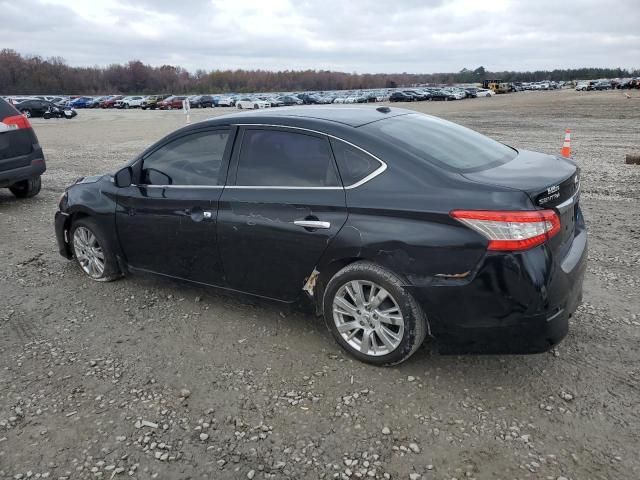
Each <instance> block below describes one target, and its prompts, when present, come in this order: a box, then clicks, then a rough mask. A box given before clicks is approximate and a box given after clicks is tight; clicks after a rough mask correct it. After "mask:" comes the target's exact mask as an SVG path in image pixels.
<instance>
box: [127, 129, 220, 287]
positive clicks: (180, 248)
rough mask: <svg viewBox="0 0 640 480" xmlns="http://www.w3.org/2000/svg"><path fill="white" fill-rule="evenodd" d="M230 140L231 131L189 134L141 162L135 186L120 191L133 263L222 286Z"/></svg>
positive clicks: (128, 246) (175, 275) (129, 258)
mask: <svg viewBox="0 0 640 480" xmlns="http://www.w3.org/2000/svg"><path fill="white" fill-rule="evenodd" d="M228 140H229V130H228V129H213V130H204V131H198V132H196V133H187V134H185V135H183V136H180V137H178V138H174V139H172V140H170V141H169V142H168V143H166V144H164V145H162V146H160V147H159V148H158V149H156V150H154V151H153V152H151V153H150V154H148V155H146V156H145V157H144V158H142V159H141V160H140V164H136V166H135V167H136V168H135V170H136V173H135V174H134V176H136V177H138V178H137V179H136V182H135V183H136V184H134V185H131V186H130V187H128V188H125V189H122V190H121V192H119V194H118V199H117V203H118V208H117V211H116V227H117V229H118V236H119V238H120V244H121V247H122V250H123V252H124V253H125V256H126V259H127V262H128V264H129V265H130V266H131V267H133V268H137V269H141V270H146V271H150V272H154V273H159V274H162V275H168V276H171V277H175V278H182V279H187V280H192V281H197V282H202V283H207V284H211V285H220V284H221V279H222V278H223V272H222V265H221V262H220V256H219V252H218V246H217V239H216V221H217V212H218V200H219V198H220V195H221V193H222V184H223V183H224V180H223V179H222V177H223V176H224V165H225V158H226V157H225V155H228V151H227V148H228V147H227V146H228V144H229V143H230V142H229V141H228ZM229 150H230V147H229Z"/></svg>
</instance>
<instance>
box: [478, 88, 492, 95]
mask: <svg viewBox="0 0 640 480" xmlns="http://www.w3.org/2000/svg"><path fill="white" fill-rule="evenodd" d="M494 95H495V92H494V91H493V90H489V89H488V88H479V89H478V90H477V91H476V97H493V96H494Z"/></svg>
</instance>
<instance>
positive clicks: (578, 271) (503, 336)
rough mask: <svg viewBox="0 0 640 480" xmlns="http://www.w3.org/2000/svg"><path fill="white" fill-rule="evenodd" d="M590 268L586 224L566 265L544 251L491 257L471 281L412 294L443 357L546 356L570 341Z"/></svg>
mask: <svg viewBox="0 0 640 480" xmlns="http://www.w3.org/2000/svg"><path fill="white" fill-rule="evenodd" d="M586 260H587V232H586V230H585V228H584V221H583V220H582V219H581V220H580V222H579V223H577V224H576V235H575V237H574V240H573V243H572V245H571V248H570V249H569V251H568V252H567V253H566V254H565V256H564V257H563V258H562V259H555V258H553V253H552V252H551V251H550V250H549V248H548V247H547V246H545V245H542V246H540V247H536V248H534V249H531V250H528V251H525V252H521V253H511V254H490V255H487V256H486V257H485V259H484V261H483V262H482V265H481V266H480V267H479V269H478V270H477V271H475V272H473V273H472V274H471V275H470V277H471V278H469V279H452V280H443V281H441V282H439V283H436V282H434V283H433V284H432V285H430V286H424V287H419V286H412V287H409V289H410V291H411V292H412V294H413V295H414V297H415V298H416V300H417V301H418V302H419V303H420V304H421V305H422V306H423V308H424V310H425V312H426V314H427V317H428V319H429V324H430V328H431V334H432V335H433V337H434V338H435V340H436V341H437V342H438V345H439V347H440V351H441V352H443V353H494V354H506V353H518V354H519V353H541V352H545V351H548V350H550V349H551V348H553V346H554V345H556V344H558V343H559V342H560V341H562V339H563V338H564V337H565V336H566V335H567V333H568V329H569V318H570V317H571V316H572V315H573V313H574V312H575V310H576V308H577V307H578V305H579V304H580V302H581V301H582V283H583V279H584V275H585V271H586V264H587V261H586Z"/></svg>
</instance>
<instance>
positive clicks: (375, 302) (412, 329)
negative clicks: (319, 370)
mask: <svg viewBox="0 0 640 480" xmlns="http://www.w3.org/2000/svg"><path fill="white" fill-rule="evenodd" d="M402 285H403V282H402V281H401V280H400V279H399V278H398V277H397V276H396V275H395V274H393V273H392V272H390V271H388V270H386V269H384V268H382V267H380V266H379V265H376V264H374V263H371V262H356V263H352V264H351V265H348V266H346V267H345V268H343V269H342V270H340V271H339V272H338V273H336V274H335V275H334V277H333V278H332V279H331V280H330V281H329V283H328V285H327V288H326V290H325V294H324V299H323V303H324V305H323V307H324V316H325V321H326V322H327V325H328V326H329V329H330V330H331V332H332V333H333V336H334V338H335V339H336V341H337V342H338V344H339V345H340V346H341V347H342V348H344V349H345V350H346V351H347V352H349V353H350V354H351V355H353V356H354V357H356V358H357V359H359V360H362V361H364V362H368V363H372V364H376V365H396V364H398V363H402V362H404V361H405V360H406V359H408V358H409V357H410V356H411V355H413V353H414V352H415V351H416V350H417V349H418V347H420V345H421V344H422V342H423V341H424V338H425V336H426V333H427V322H426V318H425V315H424V313H423V312H422V309H421V308H420V306H419V305H418V304H417V303H416V301H415V300H414V298H413V297H412V296H411V294H410V293H409V292H408V291H407V290H405V289H404V288H403V286H402Z"/></svg>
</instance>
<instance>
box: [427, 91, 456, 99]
mask: <svg viewBox="0 0 640 480" xmlns="http://www.w3.org/2000/svg"><path fill="white" fill-rule="evenodd" d="M455 99H456V97H455V96H454V95H453V94H451V92H448V91H446V90H431V100H433V101H439V100H441V101H449V100H455Z"/></svg>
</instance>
